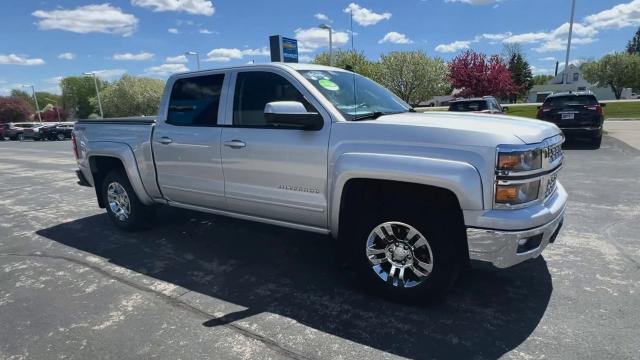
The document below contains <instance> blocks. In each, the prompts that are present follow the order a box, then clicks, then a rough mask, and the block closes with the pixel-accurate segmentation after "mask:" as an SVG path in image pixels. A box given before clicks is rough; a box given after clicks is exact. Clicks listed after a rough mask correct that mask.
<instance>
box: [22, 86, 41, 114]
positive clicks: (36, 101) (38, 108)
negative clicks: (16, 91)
mask: <svg viewBox="0 0 640 360" xmlns="http://www.w3.org/2000/svg"><path fill="white" fill-rule="evenodd" d="M22 87H30V88H31V92H32V93H33V101H35V103H36V114H38V120H40V122H42V116H40V106H38V98H37V97H36V88H35V87H33V85H22Z"/></svg>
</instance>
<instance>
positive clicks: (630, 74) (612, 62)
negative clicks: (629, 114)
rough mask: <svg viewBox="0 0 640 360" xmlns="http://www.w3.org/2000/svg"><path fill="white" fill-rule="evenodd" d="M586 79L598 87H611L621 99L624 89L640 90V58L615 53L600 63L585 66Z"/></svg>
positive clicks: (617, 97) (599, 61)
mask: <svg viewBox="0 0 640 360" xmlns="http://www.w3.org/2000/svg"><path fill="white" fill-rule="evenodd" d="M581 69H582V72H583V74H584V78H585V79H586V80H587V81H589V82H590V83H592V84H595V85H597V86H609V87H611V90H612V91H613V92H614V94H615V96H616V99H620V96H621V94H622V90H623V89H624V88H634V89H638V88H640V56H638V55H632V54H629V53H614V54H609V55H606V56H604V57H603V58H602V59H600V60H598V61H593V62H590V63H586V64H584V65H583V66H582V67H581Z"/></svg>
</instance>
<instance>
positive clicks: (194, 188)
mask: <svg viewBox="0 0 640 360" xmlns="http://www.w3.org/2000/svg"><path fill="white" fill-rule="evenodd" d="M226 78H227V77H226V75H225V73H223V72H222V73H208V74H206V75H198V76H192V75H191V76H188V77H182V78H178V79H176V80H175V82H174V83H173V85H171V84H167V86H172V90H171V94H170V98H169V100H168V106H167V107H166V110H165V111H164V112H161V114H160V117H159V118H158V124H157V125H156V129H155V131H154V134H153V154H154V157H155V163H156V171H157V174H158V185H159V186H160V190H161V191H162V195H163V196H164V197H165V198H166V199H168V200H170V201H173V202H178V203H182V204H187V205H195V206H200V207H207V208H215V209H224V208H225V199H224V178H223V175H222V163H221V157H220V135H221V133H222V128H221V127H219V126H218V122H219V121H221V119H222V118H223V117H224V116H225V111H224V106H222V104H224V99H223V97H224V95H223V88H224V86H225V83H226Z"/></svg>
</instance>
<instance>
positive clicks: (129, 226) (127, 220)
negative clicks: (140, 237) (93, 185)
mask: <svg viewBox="0 0 640 360" xmlns="http://www.w3.org/2000/svg"><path fill="white" fill-rule="evenodd" d="M112 184H118V185H120V186H121V187H122V188H123V189H124V191H125V194H126V197H127V199H128V202H127V203H128V205H129V206H128V210H129V211H128V214H127V216H122V215H118V214H117V213H116V212H115V211H114V208H113V207H112V206H111V205H110V203H109V186H110V185H112ZM100 193H101V195H102V199H103V201H104V204H105V206H106V210H107V214H108V215H109V218H110V219H111V221H112V222H113V223H114V224H115V225H116V226H117V227H118V228H120V229H122V230H126V231H134V230H139V229H142V228H145V227H146V226H148V225H149V223H150V222H151V220H152V219H153V217H154V215H155V208H154V207H153V206H147V205H144V204H143V203H142V202H140V199H139V198H138V196H137V195H136V193H135V191H133V187H132V186H131V183H130V182H129V179H128V178H127V176H126V175H125V174H124V173H123V171H122V170H112V171H111V172H109V173H108V174H107V176H105V177H104V179H103V180H102V184H101V192H100Z"/></svg>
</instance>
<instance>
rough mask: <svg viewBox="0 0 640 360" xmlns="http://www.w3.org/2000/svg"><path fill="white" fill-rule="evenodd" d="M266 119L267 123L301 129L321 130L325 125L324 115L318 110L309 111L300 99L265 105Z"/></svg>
mask: <svg viewBox="0 0 640 360" xmlns="http://www.w3.org/2000/svg"><path fill="white" fill-rule="evenodd" d="M264 119H265V121H266V123H267V124H269V125H273V126H277V127H284V128H291V129H300V130H309V131H311V130H320V129H322V126H324V120H323V119H322V116H321V115H320V114H318V113H316V112H307V109H305V107H304V105H302V103H301V102H298V101H274V102H270V103H268V104H267V105H265V107H264Z"/></svg>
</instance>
